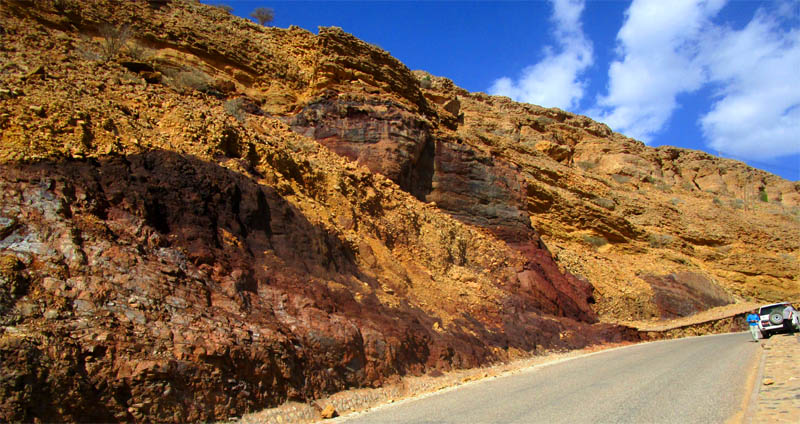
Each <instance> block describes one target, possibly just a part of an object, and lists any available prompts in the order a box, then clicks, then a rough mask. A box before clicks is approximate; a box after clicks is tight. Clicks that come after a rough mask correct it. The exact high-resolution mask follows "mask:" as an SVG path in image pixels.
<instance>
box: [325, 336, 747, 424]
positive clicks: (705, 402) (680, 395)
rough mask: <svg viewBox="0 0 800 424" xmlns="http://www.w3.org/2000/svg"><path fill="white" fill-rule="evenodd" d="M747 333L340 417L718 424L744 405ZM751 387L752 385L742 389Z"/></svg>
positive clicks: (566, 365)
mask: <svg viewBox="0 0 800 424" xmlns="http://www.w3.org/2000/svg"><path fill="white" fill-rule="evenodd" d="M759 349H760V347H759V345H758V344H756V343H752V342H751V341H750V335H749V333H735V334H725V335H719V336H708V337H695V338H688V339H680V340H670V341H662V342H655V343H647V344H641V345H635V346H630V347H626V348H622V349H614V350H609V351H605V352H600V353H596V354H592V355H587V356H583V357H579V358H576V359H572V360H568V361H565V362H560V363H556V364H552V365H547V366H542V367H536V368H531V369H528V370H524V371H522V372H520V373H516V374H512V375H509V376H504V377H500V378H495V379H489V380H486V381H482V382H479V383H475V384H468V385H464V386H462V387H458V388H456V389H454V390H449V391H444V392H440V393H437V394H434V395H431V396H427V397H422V398H420V399H415V400H410V401H404V402H401V403H398V404H394V405H388V406H384V407H380V408H377V409H375V410H373V411H370V412H366V413H362V414H358V415H354V416H352V417H343V418H344V419H340V420H341V422H346V423H539V422H541V423H723V422H725V421H726V420H728V419H729V418H731V417H733V416H734V414H736V413H737V412H739V413H741V412H742V410H743V407H745V406H746V403H747V400H748V399H747V397H748V396H749V393H750V389H751V388H752V386H751V384H752V383H749V384H748V382H747V380H748V376H749V375H750V374H753V373H754V372H755V368H756V366H757V362H756V359H757V352H758V350H759ZM747 386H751V387H747Z"/></svg>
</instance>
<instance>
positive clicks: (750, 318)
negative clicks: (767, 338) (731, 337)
mask: <svg viewBox="0 0 800 424" xmlns="http://www.w3.org/2000/svg"><path fill="white" fill-rule="evenodd" d="M759 319H761V318H759V316H758V315H756V314H750V315H748V316H747V322H748V323H749V324H750V326H751V327H752V326H754V325H758V320H759Z"/></svg>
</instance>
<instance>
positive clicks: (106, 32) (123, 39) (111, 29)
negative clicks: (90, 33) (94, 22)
mask: <svg viewBox="0 0 800 424" xmlns="http://www.w3.org/2000/svg"><path fill="white" fill-rule="evenodd" d="M100 36H101V37H103V41H102V43H101V53H100V57H101V58H102V59H103V60H105V61H111V60H114V59H116V58H117V56H119V54H120V51H121V50H122V48H123V47H124V46H125V44H126V43H127V42H128V39H129V38H130V37H131V29H130V27H129V26H127V25H123V26H121V27H117V26H113V25H110V24H105V25H102V26H101V27H100Z"/></svg>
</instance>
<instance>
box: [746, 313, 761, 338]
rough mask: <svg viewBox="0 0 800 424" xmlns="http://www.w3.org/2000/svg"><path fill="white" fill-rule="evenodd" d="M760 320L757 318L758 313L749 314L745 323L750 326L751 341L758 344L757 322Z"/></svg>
mask: <svg viewBox="0 0 800 424" xmlns="http://www.w3.org/2000/svg"><path fill="white" fill-rule="evenodd" d="M760 319H761V318H760V317H759V316H758V311H753V312H750V314H749V315H747V323H748V324H750V335H752V336H753V341H754V342H756V343H758V332H759V331H758V321H759V320H760Z"/></svg>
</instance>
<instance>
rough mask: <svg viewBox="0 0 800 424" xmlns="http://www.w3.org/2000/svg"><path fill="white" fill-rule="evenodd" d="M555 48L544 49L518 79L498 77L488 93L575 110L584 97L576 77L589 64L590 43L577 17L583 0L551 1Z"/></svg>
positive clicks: (583, 87)
mask: <svg viewBox="0 0 800 424" xmlns="http://www.w3.org/2000/svg"><path fill="white" fill-rule="evenodd" d="M551 1H552V4H553V15H552V16H551V18H550V20H551V21H552V23H553V24H554V25H555V38H556V41H557V44H558V47H557V48H556V47H554V46H547V47H545V48H544V58H543V59H542V60H541V61H539V62H538V63H536V64H534V65H531V66H528V67H527V68H525V69H523V70H522V73H521V75H520V78H519V80H517V81H513V80H512V79H511V78H509V77H502V78H499V79H497V80H495V81H494V83H493V84H492V86H491V87H490V88H489V92H490V93H491V94H496V95H501V96H508V97H511V98H512V99H514V100H516V101H520V102H526V103H535V104H539V105H543V106H546V107H558V108H562V109H573V110H574V109H576V108H577V107H578V102H579V101H580V100H581V99H582V98H583V96H584V89H585V84H584V82H583V81H582V80H581V79H580V78H579V77H580V76H581V74H582V73H583V72H584V71H585V70H586V69H587V68H588V67H589V66H591V65H592V63H593V57H592V55H593V51H592V43H591V42H590V41H589V40H588V39H587V38H586V36H585V35H584V33H583V29H582V27H581V22H580V17H581V13H582V12H583V9H584V6H585V4H584V1H583V0H551Z"/></svg>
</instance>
